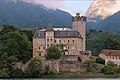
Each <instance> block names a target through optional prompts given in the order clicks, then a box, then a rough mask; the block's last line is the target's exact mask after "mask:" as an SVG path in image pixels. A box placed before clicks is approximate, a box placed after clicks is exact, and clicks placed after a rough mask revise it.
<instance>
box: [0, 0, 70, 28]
mask: <svg viewBox="0 0 120 80" xmlns="http://www.w3.org/2000/svg"><path fill="white" fill-rule="evenodd" d="M0 11H1V14H0V26H2V25H3V24H9V25H14V26H16V27H22V28H29V27H36V26H38V27H40V26H47V24H48V23H49V22H52V23H53V25H54V26H63V25H64V26H68V25H69V26H71V17H72V16H71V14H69V13H68V12H65V11H62V10H59V9H56V10H53V9H47V8H46V7H45V6H43V5H32V4H30V3H27V2H24V1H22V0H10V1H8V0H1V1H0Z"/></svg>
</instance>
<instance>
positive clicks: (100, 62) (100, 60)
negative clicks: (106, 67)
mask: <svg viewBox="0 0 120 80" xmlns="http://www.w3.org/2000/svg"><path fill="white" fill-rule="evenodd" d="M95 62H96V63H99V64H105V60H104V59H102V58H96V61H95Z"/></svg>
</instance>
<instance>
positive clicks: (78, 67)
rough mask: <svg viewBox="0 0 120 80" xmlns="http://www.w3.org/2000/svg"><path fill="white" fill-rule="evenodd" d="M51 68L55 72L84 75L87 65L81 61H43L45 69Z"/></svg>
mask: <svg viewBox="0 0 120 80" xmlns="http://www.w3.org/2000/svg"><path fill="white" fill-rule="evenodd" d="M45 66H49V67H50V70H51V71H53V72H58V73H59V72H64V73H84V72H85V71H86V68H85V64H84V63H82V62H79V61H59V60H58V61H57V60H46V61H43V67H45Z"/></svg>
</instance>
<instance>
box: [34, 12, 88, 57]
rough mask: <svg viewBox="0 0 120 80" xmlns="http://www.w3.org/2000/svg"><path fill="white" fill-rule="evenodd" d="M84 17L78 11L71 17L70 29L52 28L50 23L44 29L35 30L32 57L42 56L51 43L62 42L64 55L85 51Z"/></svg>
mask: <svg viewBox="0 0 120 80" xmlns="http://www.w3.org/2000/svg"><path fill="white" fill-rule="evenodd" d="M85 23H86V17H84V16H80V15H79V13H77V14H76V16H74V17H72V29H69V28H53V26H52V24H51V23H50V24H49V25H48V27H47V28H46V29H41V30H38V31H36V33H35V34H34V36H33V57H44V56H45V54H46V52H45V49H47V48H48V47H49V46H51V45H52V44H64V45H65V47H64V49H65V50H67V51H66V52H64V53H63V54H64V55H79V54H80V52H81V51H85V32H86V31H85Z"/></svg>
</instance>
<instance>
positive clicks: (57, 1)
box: [23, 0, 64, 9]
mask: <svg viewBox="0 0 120 80" xmlns="http://www.w3.org/2000/svg"><path fill="white" fill-rule="evenodd" d="M23 1H25V2H28V3H32V4H36V5H39V4H42V5H44V6H45V7H47V8H52V9H57V8H62V7H63V6H64V5H63V1H64V0H23Z"/></svg>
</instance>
